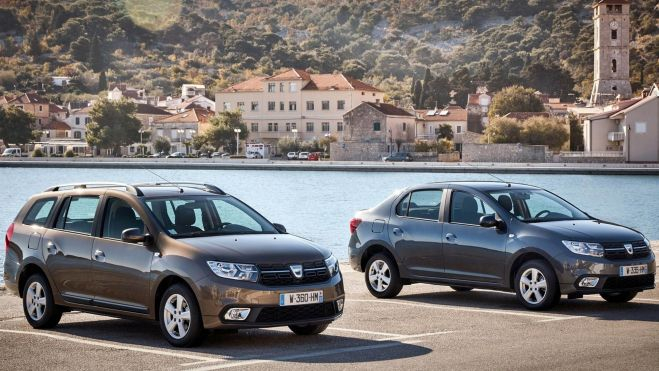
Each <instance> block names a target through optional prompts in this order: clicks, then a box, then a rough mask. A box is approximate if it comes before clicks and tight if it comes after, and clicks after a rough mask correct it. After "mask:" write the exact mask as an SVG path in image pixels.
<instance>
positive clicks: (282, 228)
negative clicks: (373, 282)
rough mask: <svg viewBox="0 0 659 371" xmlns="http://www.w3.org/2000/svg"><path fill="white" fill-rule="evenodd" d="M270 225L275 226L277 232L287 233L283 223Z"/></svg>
mask: <svg viewBox="0 0 659 371" xmlns="http://www.w3.org/2000/svg"><path fill="white" fill-rule="evenodd" d="M272 225H274V226H275V229H276V230H277V232H279V233H284V234H285V233H287V232H286V227H284V226H283V225H281V224H279V223H273V224H272Z"/></svg>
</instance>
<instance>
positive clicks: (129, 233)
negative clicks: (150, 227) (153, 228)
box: [121, 228, 153, 245]
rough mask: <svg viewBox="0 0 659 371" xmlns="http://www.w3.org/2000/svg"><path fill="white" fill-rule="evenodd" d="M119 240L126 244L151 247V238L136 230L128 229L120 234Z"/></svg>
mask: <svg viewBox="0 0 659 371" xmlns="http://www.w3.org/2000/svg"><path fill="white" fill-rule="evenodd" d="M121 240H122V241H123V242H128V243H142V244H144V245H151V244H152V243H153V237H151V235H150V234H142V231H140V230H139V229H138V228H130V229H126V230H124V231H123V232H121Z"/></svg>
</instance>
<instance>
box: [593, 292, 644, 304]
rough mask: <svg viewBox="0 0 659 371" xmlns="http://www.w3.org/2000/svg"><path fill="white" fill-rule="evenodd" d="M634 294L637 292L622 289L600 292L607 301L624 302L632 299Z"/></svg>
mask: <svg viewBox="0 0 659 371" xmlns="http://www.w3.org/2000/svg"><path fill="white" fill-rule="evenodd" d="M636 294H638V292H635V291H623V292H611V293H601V294H600V296H601V297H602V298H603V299H604V300H606V301H608V302H609V303H626V302H628V301H630V300H632V299H634V298H635V297H636Z"/></svg>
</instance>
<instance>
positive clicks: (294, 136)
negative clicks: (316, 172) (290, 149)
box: [291, 129, 297, 151]
mask: <svg viewBox="0 0 659 371" xmlns="http://www.w3.org/2000/svg"><path fill="white" fill-rule="evenodd" d="M291 132H292V133H293V145H294V146H295V150H296V151H297V129H292V130H291Z"/></svg>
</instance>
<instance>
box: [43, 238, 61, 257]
mask: <svg viewBox="0 0 659 371" xmlns="http://www.w3.org/2000/svg"><path fill="white" fill-rule="evenodd" d="M46 251H48V255H57V253H58V252H59V251H60V249H59V247H57V245H55V243H54V242H53V241H48V243H47V244H46Z"/></svg>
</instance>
